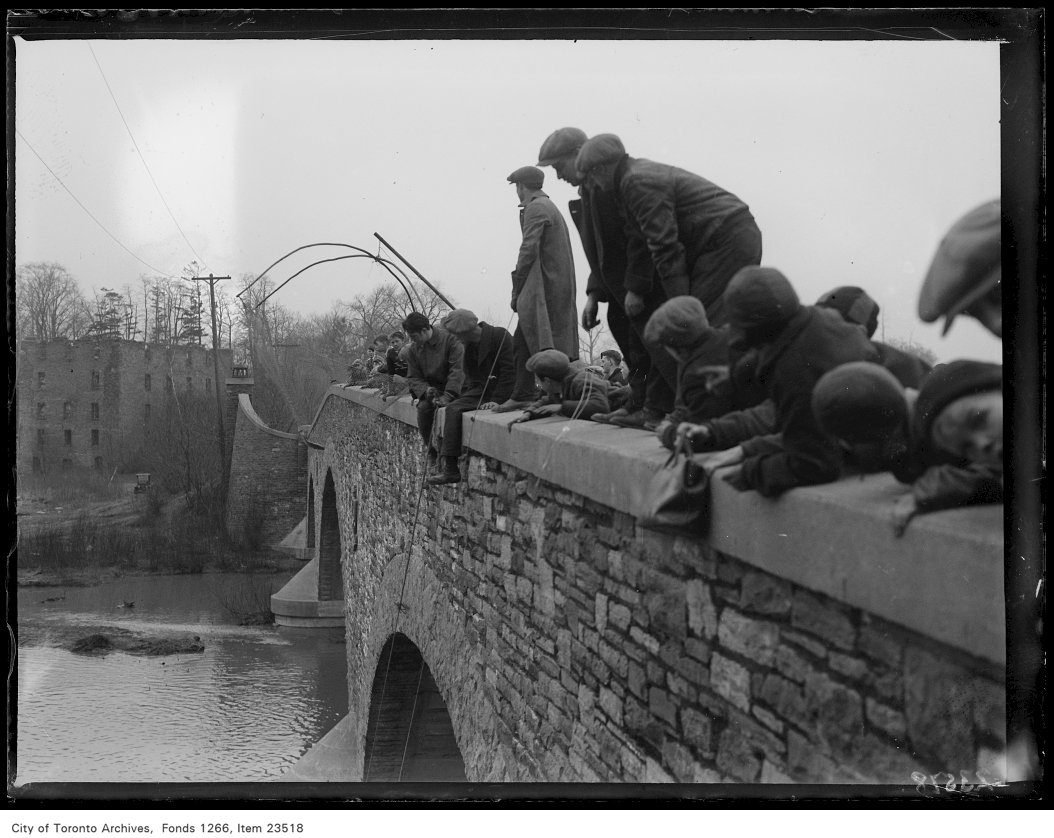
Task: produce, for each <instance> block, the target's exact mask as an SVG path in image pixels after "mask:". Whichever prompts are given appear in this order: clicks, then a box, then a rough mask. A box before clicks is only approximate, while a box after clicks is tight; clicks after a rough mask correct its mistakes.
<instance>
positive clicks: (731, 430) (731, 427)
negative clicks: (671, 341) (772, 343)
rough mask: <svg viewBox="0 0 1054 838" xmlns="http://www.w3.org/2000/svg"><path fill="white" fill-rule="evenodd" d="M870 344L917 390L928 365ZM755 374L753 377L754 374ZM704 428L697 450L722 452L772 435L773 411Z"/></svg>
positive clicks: (732, 416) (740, 414) (763, 409)
mask: <svg viewBox="0 0 1054 838" xmlns="http://www.w3.org/2000/svg"><path fill="white" fill-rule="evenodd" d="M830 310H832V311H833V310H834V309H830ZM847 322H848V321H847ZM871 344H872V346H874V348H875V350H876V351H877V352H878V363H880V364H881V365H882V366H883V367H885V368H886V369H887V370H889V371H890V372H891V373H893V375H894V376H895V377H896V379H897V380H898V381H899V382H900V383H901V385H903V386H904V387H910V388H912V389H918V387H919V384H920V382H921V381H922V379H923V378H924V377H925V376H926V373H928V372H929V371H930V369H931V367H930V365H929V364H927V363H926V362H925V361H923V360H922V359H921V358H918V357H916V356H914V355H911V354H910V353H908V352H903V351H901V350H900V349H896V348H895V347H892V346H889V345H888V344H885V343H880V342H878V341H871ZM755 357H756V356H755ZM754 374H755V375H756V370H755V372H754ZM738 385H739V388H740V392H745V391H746V390H747V389H749V388H750V387H752V386H756V384H755V383H748V382H747V381H744V380H741V381H740V382H738ZM706 424H707V428H708V429H709V431H710V436H709V438H708V439H707V440H706V442H705V444H704V446H703V448H702V449H700V450H706V451H723V450H724V449H726V448H732V447H733V446H735V445H738V444H739V443H741V442H743V441H744V440H747V439H751V438H752V437H757V436H765V435H766V434H772V433H775V430H776V411H775V408H774V407H773V404H772V402H771V400H769V399H766V400H764V401H762V402H760V403H758V404H757V405H755V406H753V407H750V408H746V409H744V410H735V411H732V412H731V413H726V414H725V415H723V416H719V417H718V418H716V419H712V420H710V421H709V422H707V423H706Z"/></svg>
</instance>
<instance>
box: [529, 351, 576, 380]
mask: <svg viewBox="0 0 1054 838" xmlns="http://www.w3.org/2000/svg"><path fill="white" fill-rule="evenodd" d="M570 369H571V361H570V359H569V358H568V357H567V356H566V355H565V354H564V353H563V352H561V351H560V350H559V349H543V350H542V351H541V352H536V353H534V354H533V355H532V356H531V357H530V358H528V359H527V371H528V372H533V373H534V374H535V375H537V376H540V377H542V378H555V379H558V380H562V379H563V377H564V376H565V375H567V373H568V371H569V370H570Z"/></svg>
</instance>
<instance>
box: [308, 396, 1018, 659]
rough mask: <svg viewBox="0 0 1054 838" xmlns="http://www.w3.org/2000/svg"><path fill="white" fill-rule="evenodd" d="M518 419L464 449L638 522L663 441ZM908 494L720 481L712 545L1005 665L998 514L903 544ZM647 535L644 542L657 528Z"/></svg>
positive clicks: (478, 427) (383, 405) (948, 514)
mask: <svg viewBox="0 0 1054 838" xmlns="http://www.w3.org/2000/svg"><path fill="white" fill-rule="evenodd" d="M334 396H335V397H338V398H343V399H348V400H350V401H353V402H355V403H357V404H359V405H362V406H363V407H366V408H369V409H370V410H374V411H376V412H378V413H384V414H386V415H387V416H389V417H391V418H393V419H397V420H399V421H401V422H405V423H407V424H409V425H416V421H417V411H416V409H415V408H414V407H413V405H412V404H411V403H410V399H409V397H407V396H404V397H402V398H399V399H395V400H389V401H382V400H381V399H380V398H379V397H378V396H376V395H375V394H374V392H373V391H366V390H362V389H360V388H356V387H352V388H347V389H344V388H341V387H333V388H331V389H330V390H329V392H328V393H327V396H326V399H324V400H323V404H322V405H321V406H320V408H319V413H318V414H316V417H315V419H316V421H317V419H318V416H319V415H320V414H321V412H322V411H323V410H324V409H325V403H326V401H328V399H329V398H331V397H334ZM518 415H519V414H518V413H512V414H508V413H506V414H495V413H491V412H474V413H468V414H465V416H464V418H463V422H464V428H463V442H464V445H465V447H466V448H468V449H469V450H471V451H474V452H477V453H479V454H482V455H484V456H487V457H493V458H494V459H497V460H501V461H502V462H504V463H508V464H509V465H511V466H514V467H515V468H518V469H521V470H522V471H525V472H527V473H529V474H532V475H535V476H537V477H539V478H540V479H542V480H545V481H546V482H548V483H550V484H553V485H556V486H559V487H561V488H563V489H566V490H568V491H570V492H573V493H575V494H578V495H581V496H583V497H586V498H589V499H591V500H594V501H596V502H598V503H601V504H604V505H606V506H610V507H612V508H614V509H616V510H619V511H620V512H624V513H627V514H629V515H632V516H634V517H636V518H640V517H641V515H642V513H643V511H644V509H645V503H646V498H647V490H648V485H649V483H650V481H651V478H652V476H653V475H654V474H655V472H656V471H657V470H658V469H659V468H661V467H662V465H663V463H665V462H666V459H667V458H668V456H669V452H668V451H666V450H665V449H664V448H662V447H661V446H660V445H659V444H658V441H657V440H656V438H655V436H654V434H651V433H646V432H643V431H639V430H634V429H628V428H619V427H617V426H612V425H602V424H598V423H596V422H586V421H581V420H569V419H566V418H563V417H552V418H547V419H539V420H535V421H533V422H529V423H524V424H519V425H515V426H512V429H511V432H510V430H509V428H510V426H509V422H510V420H511V419H513V418H515V417H516V416H518ZM312 442H313V443H316V444H324V443H325V441H324V440H312ZM436 491H443V489H439V488H437V489H436ZM904 491H906V487H905V486H903V485H902V484H900V483H898V482H897V481H896V480H895V479H894V478H893V476H892V475H890V474H876V475H867V476H864V477H849V478H845V479H842V480H840V481H838V482H836V483H830V484H826V485H823V486H809V487H802V488H799V489H794V490H792V491H789V492H785V493H784V494H783V495H782V496H781V497H779V498H775V499H770V498H764V497H762V496H761V495H759V494H758V493H757V492H739V491H737V490H735V489H734V488H733V487H731V486H730V485H728V484H727V483H725V482H724V481H722V480H720V479H717V480H715V481H714V482H713V485H712V499H711V523H710V530H709V534H708V535H707V536H706V540H707V542H708V543H709V544H710V545H711V546H712V547H713V548H714V549H716V550H720V551H721V552H722V553H725V554H727V555H731V556H735V557H736V558H738V559H740V560H741V561H743V562H745V563H746V564H748V565H752V566H754V567H756V568H758V569H760V570H763V571H765V572H767V573H771V574H773V575H774V576H777V577H780V578H783V579H786V580H787V581H789V582H792V583H794V584H797V585H801V586H802V587H805V588H808V589H810V590H813V591H816V592H818V593H821V594H825V595H827V596H830V597H832V598H833V599H835V600H837V601H839V602H842V603H845V604H846V605H849V606H850V607H853V608H859V609H861V610H863V611H865V612H868V613H870V614H874V615H876V616H878V617H881V618H883V619H887V620H889V621H891V622H894V623H896V624H898V625H902V626H905V627H906V628H909V629H912V630H914V631H917V632H919V633H921V634H924V635H926V636H928V637H931V638H933V639H935V640H938V641H940V642H942V643H946V644H948V645H951V646H953V647H956V648H959V649H961V650H963V651H965V652H967V653H968V654H970V655H972V656H975V657H980V658H983V659H986V660H989V661H992V662H994V663H996V664H998V665H1004V664H1005V662H1006V603H1005V598H1004V591H1003V587H1004V538H1003V507H1002V505H1000V504H991V505H983V506H973V507H965V508H959V509H951V510H945V511H943V512H937V513H931V514H928V515H921V516H918V517H917V518H915V519H914V520H913V521H912V522H911V524H910V526H909V527H908V529H907V532H906V533H905V534H904V535H903V536H902V537H900V538H898V537H896V536H895V535H894V534H893V529H892V525H891V521H890V512H891V510H892V505H893V500H894V499H895V498H896V497H897V496H898V495H899V494H901V493H903V492H904ZM640 532H641V533H642V534H643V535H644V537H649V533H650V532H651V531H649V530H645V529H641V530H640ZM655 535H656V537H661V536H659V535H658V534H655Z"/></svg>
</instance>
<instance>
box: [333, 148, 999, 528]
mask: <svg viewBox="0 0 1054 838" xmlns="http://www.w3.org/2000/svg"><path fill="white" fill-rule="evenodd" d="M539 166H551V167H552V168H553V169H554V170H555V172H556V175H557V177H558V178H560V179H562V180H564V181H566V182H568V183H570V184H571V185H572V186H575V187H577V188H578V197H577V198H576V199H575V200H573V201H571V203H570V204H569V214H570V217H571V219H572V220H573V222H574V225H575V227H576V228H577V230H578V233H579V236H580V238H581V242H582V246H583V250H584V251H585V254H586V258H587V261H588V264H589V269H590V273H589V277H588V280H587V282H586V298H587V302H586V306H585V308H584V309H583V311H582V312H581V318H580V319H579V318H578V313H577V312H576V309H575V297H576V280H575V271H574V261H573V259H572V256H571V242H570V236H569V233H568V225H567V224H566V222H565V221H564V218H563V215H562V213H561V212H560V211H559V209H558V208H557V207H556V206H555V204H554V203H553V202H552V201H551V200H550V199H549V197H548V195H546V193H545V192H544V191H543V190H542V185H543V183H544V177H545V176H544V173H543V172H542V170H541V169H540V168H538V167H539ZM508 181H509V182H510V183H512V184H514V185H515V187H516V195H517V199H518V200H519V206H520V224H521V231H522V243H521V246H520V249H519V253H518V255H517V259H516V265H515V268H514V269H513V271H512V283H511V285H512V288H511V290H512V294H511V299H510V305H511V308H512V310H513V311H514V312H515V313H516V314H517V316H518V325H517V327H516V330H515V332H514V333H512V334H510V333H509V332H508V331H507V330H506V329H504V328H502V327H500V326H493V325H490V324H487V323H483V322H480V321H479V320H478V318H477V317H476V315H475V314H473V313H472V312H471V311H468V310H466V309H455V310H454V311H452V312H450V313H449V314H447V315H446V316H445V317H444V318H443V319H442V320H441V322H439V323H433V322H430V321H429V319H428V318H427V317H425V316H424V315H422V314H420V313H416V312H415V313H412V314H410V315H409V316H408V317H407V318H406V319H405V321H404V322H403V323H402V328H403V332H405V337H406V338H408V343H406V344H405V345H402V341H403V339H404V335H403V334H402V333H401V332H394V333H393V334H391V335H389V336H384V337H381V338H378V339H377V342H376V343H375V345H374V347H371V350H370V351H369V352H368V353H367V357H366V358H364V359H362V360H361V361H356V362H354V363H353V364H352V367H354V368H355V369H354V370H352V368H349V372H350V373H352V376H353V378H349V385H350V384H365V385H367V386H376V387H379V388H380V389H381V390H382V392H384V393H386V394H391V395H396V394H398V392H400V390H399V388H400V387H405V388H406V389H408V390H409V392H410V394H411V396H412V398H413V400H414V402H415V404H416V406H417V415H418V427H419V430H420V432H421V436H422V440H423V444H424V448H425V452H426V456H427V460H428V463H429V476H428V478H427V480H428V482H429V483H432V484H445V483H457V482H458V481H460V480H461V474H460V469H459V465H458V463H459V457H460V455H461V448H462V438H461V426H462V422H461V417H462V415H463V414H464V413H465V412H469V411H474V410H493V411H495V412H499V413H500V412H518V414H517V416H516V417H514V418H513V419H512V421H511V422H510V429H511V425H512V424H516V423H519V422H525V421H530V420H533V419H538V418H541V417H544V416H547V415H552V414H557V413H558V414H561V415H563V416H565V417H568V418H570V419H576V420H582V421H595V422H602V423H608V424H613V425H619V426H622V427H626V428H633V429H639V430H641V431H646V432H652V433H654V434H655V435H656V437H657V438H658V440H659V441H660V442H661V443H662V444H663V445H665V446H666V447H668V448H671V449H676V450H682V451H685V452H689V451H692V452H701V453H703V454H704V456H703V457H702V458H701V460H702V462H703V464H704V467H705V468H706V470H707V471H708V472H709V473H711V474H714V473H715V472H717V471H718V470H720V475H718V476H720V477H721V478H722V479H724V480H725V481H727V482H728V483H730V484H731V485H733V486H734V487H736V488H737V489H740V490H743V491H748V490H753V491H757V492H760V493H761V494H763V495H766V496H776V495H779V494H780V493H782V492H784V491H786V490H787V489H791V488H793V487H795V486H805V485H815V484H820V483H827V482H831V481H834V480H836V479H838V478H839V476H840V475H842V474H843V473H845V472H846V471H847V470H850V471H857V472H878V471H891V472H892V473H893V474H894V475H895V476H896V478H897V479H898V480H899V481H900V482H902V483H904V484H905V486H906V487H908V488H906V490H905V492H904V493H903V495H902V496H901V497H900V498H899V499H898V500H897V501H896V502H895V504H894V506H893V508H892V509H891V510H890V517H891V520H892V522H893V526H894V529H895V531H896V532H897V533H898V534H900V533H902V532H903V531H904V528H905V527H906V526H907V524H908V522H909V521H910V520H911V519H912V517H914V516H915V515H917V514H920V513H924V512H928V511H932V510H937V509H944V508H948V507H952V506H961V505H967V504H975V503H993V502H1001V500H1002V489H1003V475H1002V368H1001V367H1000V366H999V365H997V364H988V363H982V362H978V361H969V360H959V361H954V362H952V363H949V364H940V365H938V366H936V367H935V368H932V369H931V368H930V366H929V365H928V364H926V363H925V362H924V361H923V360H921V359H920V358H917V357H915V356H913V355H911V354H909V353H906V352H904V351H902V350H898V349H896V348H894V347H892V346H890V345H887V344H884V343H881V342H878V341H875V340H873V336H874V334H875V331H876V328H877V325H878V316H879V307H878V304H877V303H876V302H875V301H874V300H873V299H872V298H871V297H870V296H869V295H868V294H867V293H866V291H864V290H863V289H861V288H856V287H848V286H843V287H839V288H834V289H832V290H831V291H830V292H828V293H826V294H824V295H822V296H821V297H820V299H819V300H817V301H816V303H815V304H813V305H806V304H803V303H802V302H801V300H800V299H799V297H798V294H797V292H796V290H795V288H794V285H793V284H792V282H791V281H790V280H789V279H788V278H787V277H786V276H784V275H783V274H782V273H781V272H780V271H779V270H776V269H775V268H773V267H763V266H762V265H761V256H762V236H761V231H760V230H759V229H758V226H757V223H756V222H755V220H754V217H753V215H752V214H751V212H750V210H749V207H748V206H747V204H746V203H744V202H743V201H742V200H741V199H740V198H739V197H737V196H736V195H733V194H732V193H730V192H728V191H726V190H724V189H722V188H721V187H720V186H718V185H716V184H714V183H712V182H711V181H708V180H706V179H705V178H702V177H700V176H699V175H696V174H693V173H692V172H688V171H685V170H683V169H679V168H677V167H675V166H669V165H665V164H661V163H656V162H653V161H650V160H645V159H640V158H634V157H631V156H630V155H629V154H627V153H626V150H625V148H624V147H623V144H622V142H621V140H620V139H619V138H618V137H617V136H615V135H613V134H600V135H597V136H595V137H592V138H588V137H587V136H586V134H585V133H584V132H582V131H580V130H578V129H576V128H561V129H559V130H557V131H554V132H553V133H552V134H551V135H550V136H549V137H548V138H547V139H546V140H545V142H544V143H543V144H542V147H541V150H540V152H539V159H538V165H537V166H524V167H521V168H519V169H517V170H516V171H514V172H513V173H512V174H511V175H509V177H508ZM1000 226H1001V214H1000V206H999V202H998V201H991V202H988V203H986V204H984V205H982V206H980V207H978V208H976V209H974V210H972V211H971V212H969V213H967V214H966V215H965V216H964V217H963V218H961V219H960V220H959V221H957V222H956V223H955V225H953V226H952V228H951V229H950V230H949V231H948V233H947V235H946V236H945V238H944V239H943V240H942V241H941V243H940V245H939V247H938V248H937V252H936V255H935V257H934V259H933V261H932V264H931V266H930V268H929V272H928V274H927V276H926V277H925V279H924V281H923V284H922V287H921V292H920V296H919V304H918V312H919V317H920V318H921V319H922V320H923V321H926V322H933V321H935V320H937V319H938V318H940V317H942V316H943V317H945V318H946V323H945V327H944V331H945V333H947V330H948V328H949V327H950V325H951V323H952V321H953V319H954V318H955V317H956V316H957V315H959V314H963V313H965V314H968V315H970V316H973V317H975V318H976V319H977V320H978V321H980V322H981V323H982V324H983V325H984V326H985V327H986V328H988V329H989V330H990V331H991V332H992V333H993V334H995V335H997V336H1001V332H1002V327H1001V322H1002V320H1001V317H1002V315H1001V297H1000V278H1001V269H1000V252H1001V251H1000V246H1001V236H1000ZM601 304H605V305H606V306H607V311H606V315H607V322H608V325H609V327H610V330H611V333H612V336H613V337H614V339H615V341H616V343H617V345H618V349H617V350H615V349H611V350H607V351H605V352H603V353H601V358H600V361H601V363H600V365H599V366H595V367H593V366H587V365H586V364H585V363H584V362H583V361H581V360H579V347H578V331H577V326H578V323H579V322H580V323H581V325H582V326H583V327H584V328H585V329H587V330H588V329H592V328H594V327H595V326H596V325H597V324H598V323H599V314H600V305H601ZM623 363H624V364H625V368H626V373H625V374H624V373H623ZM440 407H442V408H445V420H444V428H443V432H442V434H437V433H435V432H434V425H435V421H434V420H435V415H436V410H437V409H438V408H440Z"/></svg>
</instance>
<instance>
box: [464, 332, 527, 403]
mask: <svg viewBox="0 0 1054 838" xmlns="http://www.w3.org/2000/svg"><path fill="white" fill-rule="evenodd" d="M479 327H480V328H481V329H482V330H483V334H482V335H480V338H479V343H477V344H473V345H469V346H466V347H465V357H464V361H463V366H464V370H465V384H464V386H463V387H462V390H461V392H462V393H477V392H478V393H479V394H480V395H481V398H482V401H484V402H503V401H505V400H506V399H508V398H509V396H511V395H512V390H513V387H515V386H516V363H515V360H514V356H513V351H512V335H510V334H509V332H508V331H507V330H506V329H504V328H502V327H501V326H491V325H490V324H489V323H482V322H481V323H480V324H479Z"/></svg>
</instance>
